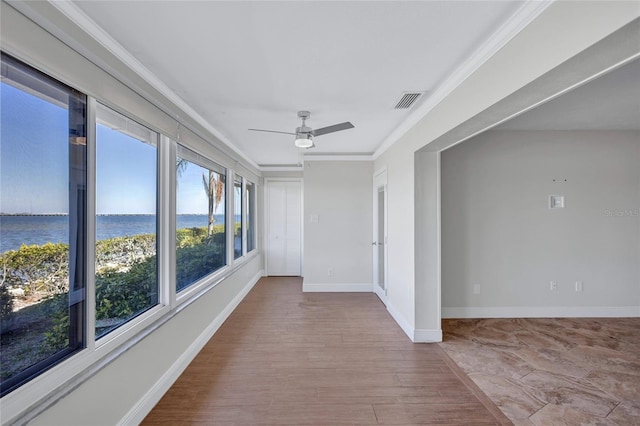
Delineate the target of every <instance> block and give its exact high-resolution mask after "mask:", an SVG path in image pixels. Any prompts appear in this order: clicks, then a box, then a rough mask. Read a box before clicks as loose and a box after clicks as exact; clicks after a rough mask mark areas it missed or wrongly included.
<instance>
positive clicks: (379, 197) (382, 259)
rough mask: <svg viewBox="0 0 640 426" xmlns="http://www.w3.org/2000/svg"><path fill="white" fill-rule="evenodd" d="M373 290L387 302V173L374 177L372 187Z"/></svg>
mask: <svg viewBox="0 0 640 426" xmlns="http://www.w3.org/2000/svg"><path fill="white" fill-rule="evenodd" d="M373 191H374V192H373V199H374V210H373V211H374V215H373V216H374V224H373V225H374V229H373V243H372V248H373V268H374V270H373V277H374V278H373V279H374V283H373V290H374V292H375V293H376V294H377V295H378V297H379V298H380V300H382V302H383V303H385V304H386V300H387V173H386V172H382V173H379V174H377V175H376V176H375V178H374V185H373Z"/></svg>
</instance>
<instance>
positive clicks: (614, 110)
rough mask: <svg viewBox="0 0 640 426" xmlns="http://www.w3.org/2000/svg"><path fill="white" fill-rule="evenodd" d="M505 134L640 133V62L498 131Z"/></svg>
mask: <svg viewBox="0 0 640 426" xmlns="http://www.w3.org/2000/svg"><path fill="white" fill-rule="evenodd" d="M496 129H502V130H640V60H635V61H633V62H631V63H628V64H626V65H623V66H622V67H620V68H618V69H616V70H613V71H611V72H609V73H607V74H605V75H603V76H601V77H599V78H597V79H595V80H592V81H590V82H589V83H587V84H584V85H583V86H580V87H578V88H576V89H574V90H572V91H570V92H567V93H565V94H563V95H562V96H559V97H557V98H556V99H553V100H551V101H549V102H547V103H545V104H543V105H541V106H539V107H537V108H535V109H533V110H531V111H528V112H526V113H524V114H522V115H521V116H519V117H516V118H514V119H512V120H510V121H507V122H505V123H504V124H502V125H500V126H498V127H496Z"/></svg>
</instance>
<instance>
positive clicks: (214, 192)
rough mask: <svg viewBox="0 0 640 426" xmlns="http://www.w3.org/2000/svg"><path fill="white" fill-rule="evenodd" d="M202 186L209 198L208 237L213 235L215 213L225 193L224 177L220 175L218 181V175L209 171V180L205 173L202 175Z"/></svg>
mask: <svg viewBox="0 0 640 426" xmlns="http://www.w3.org/2000/svg"><path fill="white" fill-rule="evenodd" d="M202 185H203V186H204V192H205V193H206V194H207V197H208V198H209V224H208V227H207V235H208V236H211V235H213V223H214V222H215V218H214V217H213V213H214V212H215V210H216V208H217V207H218V206H219V205H220V202H221V201H222V195H223V193H224V177H223V176H222V175H218V178H217V179H216V173H215V172H213V171H211V170H209V179H207V178H206V176H205V174H204V173H203V174H202Z"/></svg>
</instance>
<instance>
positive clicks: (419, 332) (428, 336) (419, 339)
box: [413, 329, 442, 343]
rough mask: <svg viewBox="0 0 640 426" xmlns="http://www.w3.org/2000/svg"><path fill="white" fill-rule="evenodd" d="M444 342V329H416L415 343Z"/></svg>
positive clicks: (414, 333) (414, 334)
mask: <svg viewBox="0 0 640 426" xmlns="http://www.w3.org/2000/svg"><path fill="white" fill-rule="evenodd" d="M437 342H442V329H435V330H427V329H415V330H414V332H413V343H437Z"/></svg>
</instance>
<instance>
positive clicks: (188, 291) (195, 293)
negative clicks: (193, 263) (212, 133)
mask: <svg viewBox="0 0 640 426" xmlns="http://www.w3.org/2000/svg"><path fill="white" fill-rule="evenodd" d="M171 144H172V146H173V147H175V148H174V149H175V154H174V155H173V157H172V164H173V167H172V168H173V169H174V170H173V172H174V173H175V164H176V160H177V158H178V157H180V158H184V159H186V160H187V161H189V162H192V163H193V164H196V165H198V166H200V167H203V168H206V169H208V170H213V171H215V172H216V173H220V172H221V171H224V176H225V188H224V191H225V194H224V197H225V199H224V203H225V204H224V206H225V224H224V226H225V264H224V265H223V266H222V267H220V268H218V269H216V270H215V271H211V272H210V273H208V274H207V275H204V276H202V277H200V278H199V279H197V280H196V281H194V282H193V283H191V284H189V285H188V286H187V287H185V288H183V289H182V290H181V291H180V292H178V291H177V288H176V285H177V279H176V272H177V271H174V272H173V275H172V281H173V295H174V296H175V303H176V305H182V304H184V303H188V302H189V301H190V300H195V299H197V298H198V297H199V295H200V294H201V293H203V292H206V291H208V290H209V289H210V288H213V287H215V286H216V285H217V284H218V283H220V282H221V281H222V280H224V279H225V278H226V277H227V276H228V275H229V273H230V270H231V266H230V265H231V262H230V260H229V234H230V232H229V205H230V204H231V203H230V202H229V198H230V197H229V181H230V180H231V179H229V176H230V175H231V174H232V170H231V169H229V168H228V167H225V166H223V165H221V164H219V163H217V162H215V161H214V160H211V159H209V158H208V157H207V156H204V155H202V154H200V153H199V152H198V151H196V150H195V149H192V148H190V147H188V146H186V145H184V144H182V143H180V142H179V141H173V140H172V141H171ZM180 147H182V148H184V149H186V150H187V152H186V153H187V157H186V158H185V157H182V156H181V152H184V151H181V149H180ZM189 152H190V153H189ZM189 155H192V157H191V159H189V158H188V157H189ZM176 177H177V176H176ZM176 177H174V179H173V182H174V184H173V189H172V191H171V192H172V193H173V196H174V202H173V203H172V209H171V210H172V211H171V213H172V218H171V220H172V225H173V234H172V236H173V238H172V240H173V241H172V242H173V251H172V252H171V260H170V262H171V264H172V265H173V267H174V268H176V269H177V265H176V244H175V243H176V241H175V239H176V231H177V216H178V215H177V206H178V204H177V186H176V185H175V183H176V182H177V180H176ZM231 258H233V254H232V255H231Z"/></svg>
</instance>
